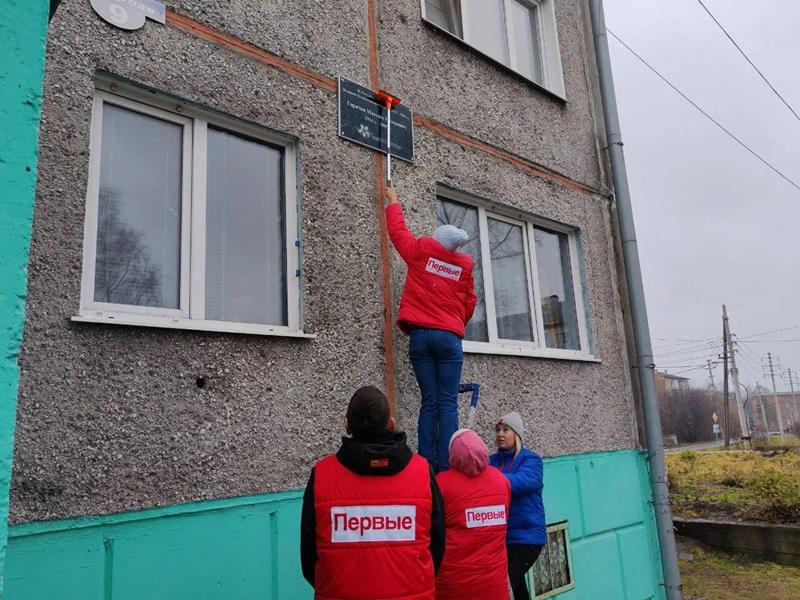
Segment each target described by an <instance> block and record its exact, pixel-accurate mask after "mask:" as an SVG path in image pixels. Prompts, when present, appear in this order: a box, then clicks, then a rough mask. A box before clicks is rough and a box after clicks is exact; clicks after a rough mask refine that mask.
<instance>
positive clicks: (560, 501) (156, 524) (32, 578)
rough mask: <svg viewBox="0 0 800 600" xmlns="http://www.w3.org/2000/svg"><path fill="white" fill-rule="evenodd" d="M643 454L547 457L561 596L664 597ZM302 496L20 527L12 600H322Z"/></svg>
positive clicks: (568, 599)
mask: <svg viewBox="0 0 800 600" xmlns="http://www.w3.org/2000/svg"><path fill="white" fill-rule="evenodd" d="M649 497H650V493H649V487H648V485H647V465H646V461H645V456H644V454H643V453H641V452H638V451H632V450H631V451H620V452H608V453H595V454H585V455H577V456H562V457H558V458H551V459H547V460H546V461H545V506H546V511H547V515H548V521H549V522H556V521H563V520H567V521H569V533H570V538H571V550H572V552H571V554H572V560H573V564H572V568H573V575H574V578H575V581H576V583H577V585H576V587H575V589H573V590H570V591H567V592H565V593H563V594H560V595H559V596H558V598H559V599H560V600H575V599H586V600H598V599H602V600H617V599H618V600H650V599H656V598H657V599H662V598H663V597H664V595H663V591H662V586H661V576H660V573H661V569H660V565H659V562H658V561H659V559H658V548H657V544H656V543H655V520H654V518H653V514H652V510H651V509H650V508H649V503H648V499H649ZM300 503H301V492H299V491H293V492H285V493H281V494H267V495H263V496H252V497H246V498H232V499H227V500H216V501H212V502H201V503H193V504H186V505H177V506H170V507H166V508H162V509H153V510H147V511H141V512H136V513H126V514H121V515H108V516H104V517H94V518H85V519H74V520H69V521H59V522H52V523H31V524H27V525H21V526H18V527H13V528H12V529H11V534H10V550H9V557H8V575H9V577H8V594H9V595H8V597H9V598H10V599H11V600H14V599H16V598H24V599H25V600H40V599H41V600H45V599H47V600H50V599H52V598H59V599H63V600H73V599H74V600H78V599H80V600H111V599H113V600H133V599H137V600H138V599H142V598H147V599H148V600H160V599H164V600H167V599H169V600H181V599H184V598H185V599H191V600H200V599H208V600H228V599H232V598H242V599H249V598H271V599H273V600H276V599H278V598H281V599H286V600H303V599H305V598H311V597H312V592H311V588H310V587H309V586H308V585H307V584H306V583H305V581H304V580H303V579H302V576H301V574H300V564H299V548H298V546H299V541H298V536H299V523H300Z"/></svg>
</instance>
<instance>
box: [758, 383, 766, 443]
mask: <svg viewBox="0 0 800 600" xmlns="http://www.w3.org/2000/svg"><path fill="white" fill-rule="evenodd" d="M756 391H757V392H758V406H759V408H760V409H761V422H762V423H763V424H764V431H765V432H766V436H767V439H769V421H767V407H766V406H765V405H764V394H762V393H761V384H760V383H757V384H756Z"/></svg>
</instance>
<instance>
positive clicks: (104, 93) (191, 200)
mask: <svg viewBox="0 0 800 600" xmlns="http://www.w3.org/2000/svg"><path fill="white" fill-rule="evenodd" d="M106 104H111V105H114V106H119V107H122V108H126V109H128V110H132V111H135V112H138V113H140V114H144V115H149V116H153V117H156V118H159V119H162V120H165V121H169V122H172V123H177V124H179V125H181V126H182V127H183V139H182V141H183V153H182V154H183V165H182V169H183V170H182V190H181V198H182V201H181V209H182V212H181V266H180V268H181V273H180V301H179V307H178V308H177V309H168V308H160V307H149V306H133V305H122V304H113V303H108V302H98V301H96V300H95V299H94V276H95V266H96V265H95V262H96V257H97V219H98V203H99V190H100V159H101V142H102V124H103V107H104V106H105V105H106ZM209 125H213V126H214V127H218V128H220V129H222V130H224V131H228V132H230V133H233V134H239V135H243V136H246V137H248V138H251V139H254V140H257V141H261V142H264V143H266V144H270V145H272V146H279V147H281V149H282V151H283V174H282V175H283V186H284V189H283V195H284V207H283V208H284V214H283V216H284V221H285V223H284V226H285V232H284V234H285V243H286V247H285V258H286V265H285V266H286V273H285V277H286V279H285V281H286V309H287V324H286V325H265V324H260V323H236V322H231V321H215V320H208V319H206V318H205V261H206V244H205V237H206V228H205V226H206V220H205V219H206V167H207V131H208V126H209ZM89 148H90V154H89V181H88V185H87V190H86V218H85V221H84V240H83V271H82V276H81V298H80V308H79V312H78V315H77V316H74V317H72V320H73V321H78V322H93V323H116V324H121V325H134V326H143V327H160V328H169V329H192V330H199V331H219V332H230V333H246V334H255V335H279V336H289V337H305V338H313V337H315V336H313V335H309V334H306V333H304V332H303V331H302V328H301V324H300V262H299V260H300V258H299V254H300V248H299V245H300V244H299V237H298V222H297V218H298V206H297V175H296V173H297V148H296V142H295V140H294V139H292V138H290V137H289V136H283V135H280V134H277V133H274V132H271V131H267V130H265V129H263V128H261V127H258V126H256V125H251V124H248V123H244V122H240V121H235V120H233V119H227V118H224V117H220V116H218V115H216V114H214V113H212V112H210V111H205V110H202V109H199V108H195V107H193V106H187V105H185V104H182V103H180V102H176V101H174V100H171V99H169V98H166V97H164V96H159V95H157V94H153V93H151V92H147V91H144V90H141V89H138V88H135V87H133V86H128V85H124V84H122V83H117V82H112V81H105V80H101V81H100V82H98V84H97V89H96V91H95V96H94V100H93V104H92V120H91V132H90V146H89Z"/></svg>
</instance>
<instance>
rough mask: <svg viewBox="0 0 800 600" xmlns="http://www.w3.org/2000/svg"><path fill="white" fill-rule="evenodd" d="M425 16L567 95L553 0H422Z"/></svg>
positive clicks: (477, 48) (534, 79) (558, 92)
mask: <svg viewBox="0 0 800 600" xmlns="http://www.w3.org/2000/svg"><path fill="white" fill-rule="evenodd" d="M422 16H423V18H424V19H425V20H426V21H428V22H430V23H431V24H433V25H435V26H436V27H438V28H440V29H442V30H444V31H446V32H448V33H450V34H452V35H454V36H455V37H457V38H458V39H460V40H462V41H464V42H465V43H467V44H469V45H470V46H472V47H473V48H475V49H476V50H478V51H479V52H481V53H482V54H485V55H486V56H488V57H489V58H491V59H493V60H495V61H497V62H499V63H501V64H503V65H505V66H506V67H508V68H510V69H512V70H514V71H516V72H517V73H519V74H520V75H522V76H524V77H525V78H527V79H530V80H531V81H533V82H535V83H537V84H538V85H540V86H542V87H544V88H546V89H548V90H549V91H551V92H553V93H554V94H556V95H558V96H561V97H564V76H563V72H562V68H561V55H560V51H559V47H558V32H557V29H556V17H555V5H554V0H422Z"/></svg>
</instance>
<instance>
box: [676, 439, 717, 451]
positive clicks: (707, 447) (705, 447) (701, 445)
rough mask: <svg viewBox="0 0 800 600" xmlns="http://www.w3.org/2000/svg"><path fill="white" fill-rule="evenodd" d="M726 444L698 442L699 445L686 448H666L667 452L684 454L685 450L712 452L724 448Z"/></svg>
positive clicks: (688, 445)
mask: <svg viewBox="0 0 800 600" xmlns="http://www.w3.org/2000/svg"><path fill="white" fill-rule="evenodd" d="M723 444H724V442H721V441H720V442H716V441H711V442H698V443H697V444H687V445H685V446H675V447H674V448H664V451H665V452H683V451H684V450H710V449H711V448H716V447H717V446H722V445H723Z"/></svg>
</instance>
